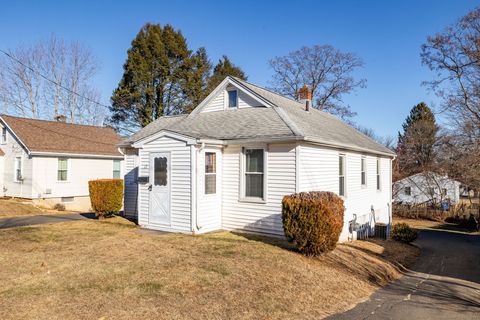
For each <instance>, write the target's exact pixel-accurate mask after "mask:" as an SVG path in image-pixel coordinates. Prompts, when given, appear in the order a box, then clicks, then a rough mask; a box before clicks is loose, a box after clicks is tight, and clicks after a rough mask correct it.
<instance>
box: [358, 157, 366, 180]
mask: <svg viewBox="0 0 480 320" xmlns="http://www.w3.org/2000/svg"><path fill="white" fill-rule="evenodd" d="M360 171H361V173H360V176H361V177H360V180H361V183H362V187H365V186H366V185H367V159H366V158H365V157H362V159H361V160H360Z"/></svg>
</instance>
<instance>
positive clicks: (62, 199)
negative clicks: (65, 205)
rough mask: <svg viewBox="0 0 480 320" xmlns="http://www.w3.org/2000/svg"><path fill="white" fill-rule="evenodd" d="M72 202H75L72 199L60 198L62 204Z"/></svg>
mask: <svg viewBox="0 0 480 320" xmlns="http://www.w3.org/2000/svg"><path fill="white" fill-rule="evenodd" d="M73 200H75V198H74V197H62V198H61V201H62V202H73Z"/></svg>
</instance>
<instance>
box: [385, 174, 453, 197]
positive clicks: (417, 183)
mask: <svg viewBox="0 0 480 320" xmlns="http://www.w3.org/2000/svg"><path fill="white" fill-rule="evenodd" d="M405 187H410V188H411V194H410V195H407V194H406V193H405ZM429 187H432V188H434V192H435V193H434V195H433V198H435V199H437V200H438V201H439V200H440V199H442V195H441V189H444V188H445V189H447V194H446V195H445V196H443V199H449V200H450V201H452V202H454V203H457V202H458V201H459V200H460V183H459V182H457V181H455V180H452V179H449V178H448V177H441V176H439V175H436V178H435V179H433V178H429V179H427V178H426V177H425V176H423V175H422V174H418V175H414V176H411V177H407V178H404V179H402V180H400V181H397V182H395V185H394V189H395V191H394V194H395V201H399V202H405V203H411V204H419V203H425V202H428V201H431V200H432V196H431V195H429V194H428V188H429Z"/></svg>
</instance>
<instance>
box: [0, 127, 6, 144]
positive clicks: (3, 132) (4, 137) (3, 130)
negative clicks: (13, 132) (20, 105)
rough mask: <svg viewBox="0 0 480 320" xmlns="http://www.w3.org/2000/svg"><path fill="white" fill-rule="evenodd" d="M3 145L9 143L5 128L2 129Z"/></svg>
mask: <svg viewBox="0 0 480 320" xmlns="http://www.w3.org/2000/svg"><path fill="white" fill-rule="evenodd" d="M1 143H2V144H3V143H7V128H6V127H3V128H2V140H1Z"/></svg>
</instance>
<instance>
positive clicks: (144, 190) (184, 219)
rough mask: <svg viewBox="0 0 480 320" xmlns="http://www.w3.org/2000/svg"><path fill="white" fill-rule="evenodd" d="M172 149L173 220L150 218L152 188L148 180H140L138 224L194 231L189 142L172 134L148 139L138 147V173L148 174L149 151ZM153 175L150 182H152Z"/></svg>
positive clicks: (148, 226) (140, 174) (170, 229)
mask: <svg viewBox="0 0 480 320" xmlns="http://www.w3.org/2000/svg"><path fill="white" fill-rule="evenodd" d="M151 152H170V154H171V158H170V163H171V164H170V166H171V184H170V187H171V193H170V197H171V206H170V210H171V212H170V214H171V224H170V225H166V224H156V223H151V222H149V216H148V213H149V201H150V194H149V193H150V192H149V191H148V185H149V184H148V183H143V184H139V202H138V203H139V207H138V221H139V224H140V225H142V226H145V227H147V228H151V229H158V230H164V231H177V232H190V231H191V220H190V217H191V214H190V212H191V177H190V174H191V163H190V146H187V145H186V143H185V142H183V141H180V140H176V139H173V138H169V137H161V138H158V139H155V140H153V141H151V142H148V143H146V144H144V145H143V147H142V149H140V150H139V176H140V177H142V176H149V172H150V171H149V169H150V153H151ZM152 178H153V177H150V183H151V182H152Z"/></svg>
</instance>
